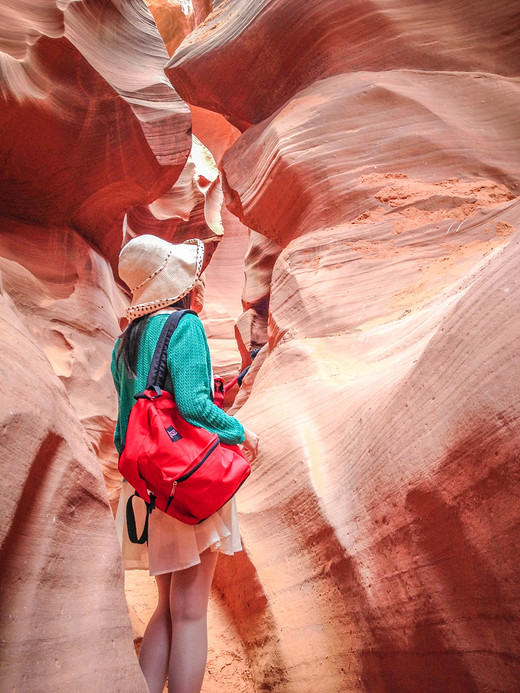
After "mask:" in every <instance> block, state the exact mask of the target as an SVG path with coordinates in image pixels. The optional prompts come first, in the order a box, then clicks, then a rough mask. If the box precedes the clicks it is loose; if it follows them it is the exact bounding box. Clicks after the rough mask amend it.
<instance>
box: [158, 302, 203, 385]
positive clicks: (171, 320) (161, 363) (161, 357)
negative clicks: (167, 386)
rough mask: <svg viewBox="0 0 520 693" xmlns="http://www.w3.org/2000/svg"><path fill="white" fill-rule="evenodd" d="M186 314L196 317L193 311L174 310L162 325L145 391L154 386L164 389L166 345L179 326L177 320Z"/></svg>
mask: <svg viewBox="0 0 520 693" xmlns="http://www.w3.org/2000/svg"><path fill="white" fill-rule="evenodd" d="M186 313H193V315H197V313H196V312H195V311H194V310H188V309H187V310H175V311H173V313H172V314H171V315H170V316H169V317H168V319H167V320H166V322H165V323H164V327H163V329H162V331H161V334H160V336H159V340H158V341H157V346H156V347H155V351H154V354H153V358H152V363H151V365H150V370H149V371H148V380H147V381H146V389H147V390H153V389H154V386H157V387H159V388H163V387H164V381H165V380H166V372H167V369H168V345H169V343H170V339H171V336H172V334H173V333H174V332H175V329H176V327H177V325H178V324H179V320H180V319H181V318H182V316H183V315H186Z"/></svg>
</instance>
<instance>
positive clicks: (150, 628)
mask: <svg viewBox="0 0 520 693" xmlns="http://www.w3.org/2000/svg"><path fill="white" fill-rule="evenodd" d="M171 576H172V574H171V573H165V574H164V575H156V577H155V581H156V582H157V589H158V591H159V601H158V603H157V607H156V609H155V611H154V613H153V615H152V618H151V619H150V621H149V623H148V625H147V626H146V630H145V632H144V635H143V642H142V644H141V652H140V655H139V664H140V665H141V669H142V671H143V674H144V678H145V679H146V683H147V684H148V689H149V691H150V693H162V692H163V690H164V684H165V683H166V674H167V673H168V662H169V659H170V650H171V618H170V582H171Z"/></svg>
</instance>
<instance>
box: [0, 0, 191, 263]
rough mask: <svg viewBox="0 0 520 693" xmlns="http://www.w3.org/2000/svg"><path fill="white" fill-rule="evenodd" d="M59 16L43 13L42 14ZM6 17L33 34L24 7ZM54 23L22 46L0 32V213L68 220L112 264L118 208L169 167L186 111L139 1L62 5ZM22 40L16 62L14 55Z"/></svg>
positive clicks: (184, 138)
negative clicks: (51, 30) (49, 31)
mask: <svg viewBox="0 0 520 693" xmlns="http://www.w3.org/2000/svg"><path fill="white" fill-rule="evenodd" d="M41 14H42V21H43V18H44V17H45V13H44V11H43V10H42V12H41ZM57 16H58V15H57V13H56V12H54V13H52V12H50V10H49V21H50V20H56V21H57ZM15 18H16V20H17V21H18V23H19V25H20V26H19V27H18V31H19V32H20V33H21V32H22V31H23V32H25V34H26V36H33V37H35V36H36V37H38V36H39V34H40V30H39V29H38V26H37V25H35V24H34V21H33V18H32V17H31V16H30V15H27V14H24V13H23V9H22V8H21V9H19V10H18V11H17V12H16V15H15ZM44 23H45V22H44ZM60 23H61V33H59V36H60V38H58V37H55V38H53V39H50V38H47V36H39V38H38V40H36V41H34V40H31V42H30V43H31V44H32V43H34V45H30V47H29V46H28V45H27V42H28V39H27V38H26V37H24V36H21V37H20V38H19V40H18V42H17V43H16V44H15V45H14V46H13V45H12V41H10V40H9V38H10V35H8V36H7V37H5V36H4V38H3V39H2V37H1V35H0V49H4V50H5V51H7V52H6V53H4V54H2V63H1V64H2V66H3V70H2V81H3V87H2V95H3V96H2V99H3V107H2V109H1V112H0V127H1V130H2V147H3V148H4V150H5V151H9V152H10V155H9V157H8V158H7V159H6V160H5V164H4V166H3V171H2V174H3V180H2V185H1V192H0V213H1V214H3V215H5V216H7V217H8V218H9V219H11V218H14V219H17V220H19V221H21V222H22V223H24V222H26V223H31V224H36V225H40V226H70V227H72V228H75V229H76V230H77V231H79V232H80V233H81V234H82V235H83V236H84V237H85V238H87V239H88V240H89V241H90V242H91V243H93V244H94V245H95V246H97V247H98V248H99V249H100V250H101V251H102V252H103V253H104V254H105V255H106V256H107V257H109V258H110V259H111V260H112V261H113V262H114V263H115V260H116V258H117V254H118V252H119V250H120V247H121V240H122V236H121V225H122V220H123V216H124V213H125V212H126V210H127V209H128V208H130V207H131V206H133V205H135V204H139V203H141V204H143V203H148V202H151V201H152V200H154V199H156V198H157V197H158V196H159V195H161V194H162V193H163V192H166V190H168V189H169V188H170V187H171V185H172V184H173V183H174V181H175V180H176V179H177V177H178V176H179V174H180V172H181V170H182V167H183V166H184V163H185V161H186V158H187V156H188V153H189V149H190V144H191V141H190V140H191V138H190V133H189V129H190V123H191V119H190V115H189V111H188V109H187V107H186V105H185V104H183V103H182V102H181V101H180V100H179V98H178V97H177V95H176V94H175V92H174V91H173V89H171V88H170V87H169V86H167V84H165V81H164V76H163V75H162V65H163V63H164V60H165V59H166V57H167V53H166V51H165V49H164V45H163V44H162V42H161V39H160V37H159V35H158V33H157V30H156V29H155V27H154V25H153V22H152V20H151V17H150V16H149V15H147V13H146V10H143V9H142V7H140V6H138V4H135V5H134V4H132V3H129V4H125V5H121V6H119V5H116V4H112V3H111V2H108V1H107V0H88V1H86V2H80V3H72V4H70V5H69V6H68V7H67V8H66V9H65V10H64V12H63V13H60ZM56 31H57V29H56ZM154 32H155V33H154ZM23 39H25V41H24V40H23ZM129 46H133V49H132V50H131V51H130V50H127V47H129ZM22 47H23V53H24V62H23V64H22V63H19V62H17V61H16V60H15V59H14V58H13V57H12V55H15V56H16V55H18V54H19V53H20V52H21V51H22ZM19 143H23V146H20V144H19ZM65 162H66V163H65ZM50 183H51V184H50ZM4 227H8V223H7V222H5V224H4Z"/></svg>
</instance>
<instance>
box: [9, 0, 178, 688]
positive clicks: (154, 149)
mask: <svg viewBox="0 0 520 693" xmlns="http://www.w3.org/2000/svg"><path fill="white" fill-rule="evenodd" d="M0 5H1V10H2V16H3V20H2V23H1V27H0V102H1V107H0V147H1V152H2V171H1V184H0V274H1V287H2V289H1V307H0V315H1V320H2V324H3V329H2V342H3V346H2V356H3V359H2V362H3V366H2V376H1V379H0V397H1V400H2V403H1V409H0V412H1V413H0V417H1V420H2V452H1V453H0V460H1V465H2V476H3V480H4V483H3V486H2V503H1V506H2V545H1V555H0V565H1V570H2V579H1V586H0V598H1V605H2V608H1V612H2V616H1V618H0V622H1V636H0V656H1V662H2V663H1V670H2V688H4V689H5V690H22V689H23V690H26V691H34V692H36V691H42V690H55V691H63V692H64V693H65V692H67V693H69V692H70V691H71V690H77V691H85V692H86V691H89V693H90V692H91V691H102V690H109V691H136V692H137V691H144V690H145V688H146V687H145V683H144V681H143V679H142V676H141V673H140V669H139V667H138V664H137V660H136V658H135V654H134V651H133V643H132V634H131V628H130V621H129V618H128V613H127V609H126V604H125V599H124V588H123V566H122V562H121V557H120V552H119V547H118V544H117V539H116V538H115V530H114V523H113V519H112V514H111V512H110V505H109V500H110V501H112V502H115V501H116V500H117V485H118V484H119V483H120V477H119V475H118V474H117V472H116V467H115V464H116V455H115V451H114V448H113V444H112V432H113V425H114V417H115V408H116V402H115V396H114V392H113V386H112V383H111V376H110V372H109V364H110V354H111V349H112V344H113V341H114V338H115V337H116V336H117V334H118V333H119V324H118V319H119V317H120V316H121V315H122V313H123V312H124V306H125V301H126V299H125V297H124V295H123V293H122V292H121V290H120V289H119V288H117V287H116V285H115V282H114V277H113V273H112V270H111V265H112V266H114V265H115V262H116V260H117V254H118V252H119V250H120V247H121V244H122V241H123V218H124V216H125V214H126V213H127V212H128V211H129V210H130V209H131V208H132V207H133V206H135V205H137V204H148V203H151V202H153V201H154V200H156V199H157V198H158V197H160V196H161V195H162V194H164V193H166V192H167V191H168V190H169V189H170V188H171V186H172V185H173V183H174V182H175V180H176V179H177V178H178V176H179V175H180V173H181V171H182V169H183V167H184V164H185V162H186V160H187V158H188V155H189V152H190V148H191V133H190V128H191V117H190V113H189V109H188V107H187V106H186V104H184V103H183V102H182V101H181V100H180V99H179V97H178V96H177V95H176V93H175V91H174V90H173V89H172V87H171V85H170V84H169V83H168V82H167V80H166V79H165V77H164V74H163V72H162V66H163V64H164V62H165V60H166V59H167V52H166V49H165V47H164V44H163V42H162V40H161V38H160V36H159V33H158V31H157V29H156V27H155V24H154V22H153V19H152V17H151V15H150V14H149V12H148V10H147V9H146V7H145V6H144V5H143V4H142V3H140V2H125V3H119V2H105V1H101V0H99V1H87V2H73V3H68V2H48V3H38V2H33V3H31V2H28V3H22V4H20V3H12V2H3V3H0ZM103 474H104V480H105V482H106V485H105V483H103ZM107 488H108V491H109V493H108V494H107Z"/></svg>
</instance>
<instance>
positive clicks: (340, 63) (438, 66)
mask: <svg viewBox="0 0 520 693" xmlns="http://www.w3.org/2000/svg"><path fill="white" fill-rule="evenodd" d="M0 8H1V11H2V18H3V19H2V22H0V100H1V107H0V143H1V149H0V151H1V161H2V166H1V176H2V180H1V184H0V320H1V322H2V330H1V340H2V356H3V358H2V365H1V367H0V370H1V377H0V399H1V406H0V425H1V436H2V438H1V441H2V445H1V447H0V450H1V452H0V459H1V462H2V473H3V483H2V486H1V488H2V503H1V504H0V508H1V516H2V519H3V522H2V523H1V526H2V531H1V537H2V544H1V549H0V573H1V576H0V603H1V607H2V608H1V611H0V613H1V616H0V668H1V672H2V674H1V677H0V678H1V681H2V683H1V684H0V689H1V690H2V691H4V690H5V691H6V692H7V691H21V690H23V691H24V693H40V692H41V691H51V690H52V691H56V692H63V693H70V692H71V691H74V692H75V693H83V692H84V693H92V692H93V691H94V693H97V692H98V691H99V692H100V693H101V691H103V692H105V691H109V693H117V692H118V691H126V692H128V691H130V692H131V693H140V692H141V691H143V693H144V692H145V691H146V684H145V682H144V679H143V677H142V674H141V671H140V668H139V665H138V661H137V658H136V656H135V645H137V646H138V645H139V638H140V637H141V636H142V632H143V628H144V625H145V623H146V620H147V619H148V618H149V615H150V613H151V609H152V604H153V598H154V588H153V581H151V579H150V578H149V577H148V575H147V572H146V571H145V570H132V569H131V568H135V567H136V566H138V565H139V566H141V565H142V564H141V563H140V557H139V556H138V555H137V554H136V556H135V558H134V563H132V561H131V560H130V559H128V560H127V563H126V568H127V569H128V570H127V571H126V594H125V566H124V565H123V562H122V559H121V552H120V547H119V544H118V541H117V536H116V530H115V523H114V519H113V515H114V513H115V511H116V508H117V504H118V498H119V493H120V487H121V476H120V474H119V472H118V470H117V453H116V450H115V448H114V446H113V432H114V425H115V419H116V407H117V404H116V395H115V392H114V389H113V384H112V379H111V374H110V358H111V351H112V346H113V343H114V340H115V339H116V338H117V336H118V335H119V334H120V331H121V329H122V328H123V327H124V320H123V319H122V318H123V316H124V314H125V309H126V307H127V306H128V303H129V291H128V287H126V286H125V285H124V283H123V282H122V281H121V279H120V278H119V277H118V275H117V259H118V255H119V252H120V250H121V248H122V246H123V245H124V244H125V243H126V242H127V241H128V240H129V239H130V238H133V237H136V236H140V235H143V234H153V235H156V236H159V237H161V238H164V239H165V240H168V241H172V242H175V243H177V242H182V241H184V240H186V239H189V238H194V237H196V238H199V239H201V240H202V241H203V242H204V244H205V248H206V254H205V256H206V263H205V264H206V267H205V276H206V296H205V305H204V310H203V312H202V313H201V317H202V320H203V323H204V326H205V330H206V334H207V336H208V340H209V345H210V350H211V355H212V361H213V367H214V371H215V373H216V374H218V375H221V376H222V377H223V378H224V380H226V381H228V380H231V378H233V377H234V376H235V375H236V374H237V373H238V372H239V371H240V370H242V369H243V368H244V367H245V366H247V365H249V364H250V363H251V356H250V354H251V351H252V350H253V349H258V350H259V351H258V355H257V356H256V358H255V360H254V361H253V362H252V365H251V368H250V370H249V372H248V374H247V376H246V378H245V379H244V382H243V384H242V387H241V388H240V389H239V388H238V387H234V388H233V389H232V390H231V391H230V393H229V394H228V396H227V398H226V405H225V406H226V409H227V410H228V411H229V412H230V413H238V416H239V418H240V420H241V421H243V422H244V424H245V425H247V426H248V427H250V428H251V429H252V430H254V431H256V432H257V433H258V434H259V436H260V452H259V456H258V459H257V461H256V462H255V465H254V470H253V474H252V475H251V477H250V478H249V479H248V481H247V483H246V484H244V486H243V487H242V488H241V490H240V492H239V494H238V498H237V502H238V508H239V519H240V529H241V535H242V541H243V546H244V550H243V552H242V553H241V554H239V555H237V556H235V557H234V558H227V557H221V560H219V563H218V566H217V573H216V576H215V581H214V588H213V598H212V604H211V609H210V616H209V622H210V653H209V660H208V668H207V674H206V679H205V682H204V686H203V691H204V693H217V691H231V690H234V691H236V693H261V692H265V691H274V692H276V693H350V692H357V691H363V692H365V693H468V692H472V691H475V692H479V693H480V692H482V693H484V692H488V691H497V692H500V693H516V692H517V691H518V690H520V657H519V645H520V642H519V641H520V625H519V613H520V609H519V587H518V584H519V580H518V578H519V575H518V573H519V571H518V560H517V556H516V553H517V551H516V547H517V544H518V541H519V539H520V536H519V531H518V528H519V527H520V510H519V508H520V504H519V503H518V500H519V495H520V491H519V483H518V482H519V473H520V472H519V465H518V462H519V453H520V418H519V411H520V355H519V350H518V343H519V337H520V301H519V298H520V280H519V276H520V267H519V265H520V254H519V242H520V240H519V239H520V236H519V228H520V227H519V218H520V200H519V196H520V125H519V119H518V113H519V110H520V81H519V77H520V9H519V7H518V3H517V2H514V1H513V0H497V2H495V3H494V4H493V5H492V6H491V5H489V3H484V2H483V1H482V0H477V1H476V2H471V3H469V2H465V1H464V0H449V1H448V0H436V1H435V2H430V3H424V2H419V0H374V1H373V2H368V1H367V0H348V1H347V0H309V1H308V2H305V3H302V2H301V1H300V0H255V2H248V1H247V0H146V2H144V0H124V1H123V0H76V1H74V2H72V1H70V0H45V1H44V0H27V1H26V2H24V3H14V2H12V1H11V0H0ZM127 600H128V601H127ZM134 641H135V642H134Z"/></svg>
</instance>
